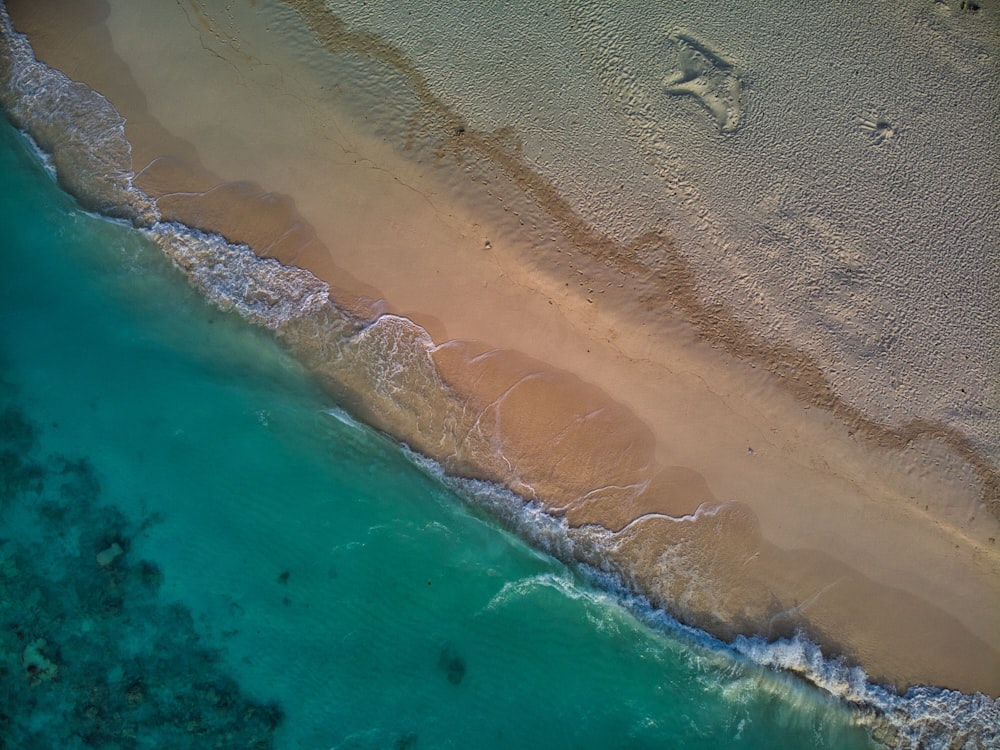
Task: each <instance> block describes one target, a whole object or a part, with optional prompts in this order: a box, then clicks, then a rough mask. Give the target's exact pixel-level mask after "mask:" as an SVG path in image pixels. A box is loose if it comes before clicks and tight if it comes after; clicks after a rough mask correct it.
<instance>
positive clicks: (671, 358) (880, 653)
mask: <svg viewBox="0 0 1000 750" xmlns="http://www.w3.org/2000/svg"><path fill="white" fill-rule="evenodd" d="M215 5H216V4H212V3H197V2H193V1H191V2H182V3H177V4H165V3H156V2H151V1H143V2H136V1H135V0H129V1H126V0H88V1H87V2H68V1H64V0H60V1H59V2H46V3H35V2H28V1H22V0H8V2H7V7H8V10H9V12H10V16H11V20H12V23H13V25H14V27H15V28H16V29H17V30H18V31H20V32H22V33H24V34H26V35H27V36H28V38H29V39H30V41H31V44H32V46H33V48H34V50H35V54H36V55H37V56H38V58H39V59H40V60H42V61H43V62H45V63H46V64H48V65H50V66H52V67H54V68H56V69H59V70H62V71H63V72H65V73H66V75H67V76H69V77H70V78H71V79H73V80H75V81H80V82H82V83H85V84H86V85H87V86H89V87H91V88H92V89H94V90H95V91H98V92H100V93H101V94H103V95H104V96H105V97H107V99H108V101H109V102H110V103H111V104H112V105H114V107H115V108H116V109H117V110H118V112H119V113H121V115H122V116H123V117H124V118H125V123H126V124H125V134H126V136H127V138H128V140H129V142H130V143H131V147H132V154H131V159H132V169H133V171H134V172H135V185H136V186H137V187H138V188H140V189H141V190H142V191H143V192H145V193H146V194H147V195H148V196H150V197H151V198H153V199H154V200H155V202H156V205H157V207H158V209H159V211H160V214H161V215H162V218H163V219H164V220H165V221H177V222H182V223H184V224H186V225H188V226H190V227H194V228H198V229H202V230H205V231H208V232H214V233H218V234H221V235H222V236H224V237H225V238H226V239H227V240H229V241H230V242H243V243H247V244H248V245H250V246H251V247H252V248H253V249H254V251H255V252H256V253H257V254H258V255H261V256H266V257H273V258H276V259H277V260H279V261H281V262H282V263H283V264H287V265H290V266H295V267H298V268H303V269H307V270H308V271H311V272H312V273H313V274H315V275H316V276H317V277H319V278H320V279H322V280H324V281H326V282H327V283H329V285H330V288H331V296H332V298H333V300H334V302H336V303H337V305H339V306H340V307H341V308H343V309H344V310H347V311H349V312H350V313H351V314H353V315H355V316H358V318H359V319H364V320H373V319H375V318H376V316H378V315H382V316H383V317H382V318H380V319H379V321H380V322H379V323H376V324H375V325H374V326H371V327H370V328H369V329H366V330H369V331H371V333H370V334H369V339H373V338H374V337H375V336H376V335H377V334H379V331H380V330H381V329H385V328H388V327H392V326H397V325H398V326H401V327H402V329H403V330H404V331H405V333H403V334H395V333H394V334H393V336H396V338H391V337H390V338H387V339H385V341H388V342H390V343H392V342H395V343H396V344H399V348H398V349H391V348H385V349H384V351H383V350H381V349H378V347H379V346H384V347H386V346H388V344H385V341H383V340H382V339H378V341H376V342H373V343H372V342H370V343H369V344H367V346H368V348H364V347H362V346H361V345H358V347H357V348H356V349H354V350H350V351H348V353H347V355H345V356H344V357H342V358H341V359H340V360H338V361H336V362H331V361H329V359H323V357H322V356H321V355H320V354H319V353H318V352H319V351H320V349H322V347H319V348H317V345H316V344H315V342H309V341H306V340H305V338H304V337H303V338H301V339H300V340H293V341H291V342H290V345H291V347H292V349H293V351H295V350H296V348H297V347H298V349H300V350H301V351H300V353H301V354H302V356H303V358H304V359H305V360H306V361H307V362H308V363H309V364H310V366H311V367H312V368H313V369H314V370H315V371H316V372H317V373H318V374H319V376H320V377H321V378H323V379H325V382H327V384H328V385H329V386H330V388H331V389H332V390H333V392H334V393H336V394H337V395H338V396H340V397H342V398H343V399H345V401H346V405H347V406H348V407H349V408H350V409H351V411H352V412H354V413H356V414H358V415H359V416H361V417H363V418H364V419H365V420H366V421H369V422H371V423H372V424H374V425H375V426H376V427H379V428H380V429H383V430H385V431H386V432H388V433H389V434H392V435H393V436H395V437H397V438H399V439H401V440H403V441H405V442H407V443H408V444H409V445H410V446H411V447H413V448H414V449H416V450H418V451H420V452H422V453H425V454H427V455H429V456H431V457H432V458H435V459H437V460H438V461H440V462H441V463H442V464H443V465H444V466H445V467H446V468H447V469H448V470H449V471H452V472H454V473H457V474H461V475H465V476H472V477H477V478H483V479H489V480H492V481H496V482H500V483H502V484H505V485H507V486H509V487H511V488H512V489H514V490H515V491H516V492H518V493H519V494H521V495H522V496H523V497H526V498H528V499H532V500H536V501H538V502H539V503H541V504H542V505H543V506H544V507H545V508H547V509H548V510H550V512H552V513H554V514H557V515H561V516H565V518H566V519H567V521H568V522H569V524H570V525H571V527H573V528H574V529H575V530H576V532H575V533H576V537H575V538H576V540H577V554H578V555H579V556H580V557H581V559H583V560H584V561H587V562H591V563H592V564H594V565H596V566H603V567H607V568H609V569H610V570H612V571H615V572H617V573H619V574H620V575H621V576H622V577H623V578H625V579H626V580H627V581H628V582H629V583H631V584H632V585H633V586H634V587H635V588H637V589H638V590H640V591H641V592H642V593H644V594H646V595H647V596H648V597H649V598H650V600H651V601H652V602H653V603H655V604H657V605H658V606H662V607H664V608H665V609H667V610H668V611H669V612H671V613H672V614H674V615H676V616H677V617H678V618H679V619H680V620H681V621H682V622H687V623H690V624H693V625H696V626H699V627H702V628H705V629H706V630H708V631H709V632H711V633H713V634H717V635H719V636H721V637H723V638H727V639H728V638H732V637H733V636H735V635H737V634H763V635H765V636H768V637H779V636H787V635H791V634H792V633H793V632H794V631H795V630H796V629H797V628H804V629H805V631H806V632H807V633H808V634H809V635H810V636H811V637H812V638H813V639H815V640H816V641H817V642H818V643H819V644H820V645H822V646H823V647H824V649H825V650H826V651H828V652H829V653H830V654H831V655H843V656H845V657H846V659H847V660H848V661H849V662H850V663H852V664H859V665H861V666H862V667H863V668H864V669H865V671H866V672H867V673H868V675H869V676H870V677H871V678H872V679H874V680H877V681H884V682H889V683H892V684H895V685H897V686H899V687H905V686H908V685H912V684H929V685H935V686H942V687H949V688H954V689H958V690H961V691H964V692H975V691H981V692H984V693H986V694H988V695H990V696H994V697H996V696H998V695H1000V547H998V545H997V543H996V539H997V537H998V536H1000V514H998V511H997V509H998V508H1000V481H998V475H997V466H996V456H995V455H991V454H990V451H989V449H988V447H984V445H987V444H988V438H989V435H988V434H987V432H988V429H989V428H988V425H989V424H990V422H991V420H994V421H995V419H996V416H997V411H996V408H997V405H996V404H995V403H992V402H991V398H992V396H991V395H990V394H989V393H987V394H986V395H984V396H982V398H983V403H981V404H979V405H978V408H979V409H980V411H982V412H983V414H985V416H984V417H983V418H982V424H985V425H987V427H984V428H983V430H985V432H983V433H982V434H981V435H980V434H976V435H972V436H970V433H968V432H967V431H963V430H962V429H959V428H957V427H955V426H954V425H951V424H947V423H944V422H941V421H940V420H938V419H935V418H933V417H934V415H932V414H930V413H928V414H926V415H918V417H917V418H914V419H908V420H904V421H901V422H898V423H887V422H886V421H884V420H883V419H882V415H880V414H876V413H874V412H875V410H874V409H873V410H871V411H866V410H865V408H863V404H862V405H859V404H858V403H857V402H856V401H851V400H850V398H849V397H848V396H847V395H845V393H846V392H847V391H846V390H845V391H844V392H840V391H837V390H836V389H835V388H833V387H831V386H830V381H829V379H828V378H827V373H826V371H825V370H824V369H823V367H821V366H820V364H819V363H820V362H821V358H820V357H819V356H818V355H816V354H815V353H814V352H810V351H807V350H805V349H804V348H801V347H796V346H792V345H791V344H789V343H788V339H782V340H778V339H775V338H768V337H766V336H763V335H760V334H759V332H756V331H754V330H751V329H750V328H748V327H747V326H746V325H745V324H744V323H742V322H741V320H740V317H739V316H738V315H736V314H735V313H734V312H733V311H732V310H730V309H728V308H727V307H726V306H725V305H723V304H721V303H720V302H719V301H718V300H709V299H706V298H704V295H700V294H699V288H700V287H699V286H698V284H699V276H698V273H697V270H696V266H695V264H693V263H689V262H687V261H686V260H685V255H684V252H683V250H684V244H683V238H680V237H676V236H673V235H671V233H670V232H669V227H666V226H664V227H660V228H657V229H656V231H652V230H651V231H649V232H643V233H640V234H637V235H636V236H634V237H632V238H627V239H622V238H621V237H620V236H618V235H619V234H620V233H617V232H616V231H612V230H610V229H609V230H608V231H604V230H603V229H602V228H601V227H600V226H595V225H594V224H593V223H592V222H591V221H589V220H588V219H586V218H584V217H583V216H581V215H580V213H578V212H577V211H576V210H575V209H574V207H573V203H572V201H571V200H569V199H568V198H566V197H564V194H563V193H561V192H560V189H559V186H557V185H556V184H555V183H554V182H553V181H552V180H550V179H548V178H547V177H546V176H545V175H544V174H543V170H541V169H537V168H536V162H535V160H533V159H532V158H530V157H529V155H526V154H525V153H524V150H523V143H522V142H521V141H520V140H519V135H518V132H517V128H516V127H511V128H509V129H507V130H504V129H494V130H491V131H488V132H487V131H484V130H481V129H478V128H477V127H475V126H474V125H473V124H472V123H471V122H470V121H469V120H467V119H466V118H464V117H463V116H462V114H460V113H459V112H458V111H456V110H455V109H453V108H452V106H451V105H450V104H449V103H448V102H447V101H446V99H445V98H443V97H441V96H440V95H439V94H438V93H437V92H436V90H435V88H434V86H433V85H432V84H431V83H430V82H429V79H428V78H426V77H425V76H424V75H423V73H422V72H421V71H420V68H419V66H418V65H417V64H416V63H415V62H414V61H412V60H411V59H410V58H409V57H408V56H407V55H406V54H405V53H404V52H403V51H401V50H400V48H399V47H397V46H394V45H393V44H392V43H391V42H390V41H386V40H384V39H381V38H379V37H378V36H376V35H374V34H372V33H371V32H367V31H361V30H357V29H355V28H353V27H351V26H350V25H349V24H346V23H343V22H340V21H338V20H336V19H335V17H334V16H332V15H330V14H321V13H319V11H318V9H317V8H316V7H315V4H313V3H310V2H305V1H302V2H290V3H287V4H261V5H262V6H264V7H257V6H258V4H257V3H249V4H246V5H244V4H235V5H231V6H230V5H227V6H226V7H225V8H223V7H222V6H223V5H224V4H221V3H220V4H218V5H219V6H220V7H218V8H216V7H215ZM150 29H155V33H151V32H150ZM725 127H726V123H725V122H723V128H725ZM733 127H735V125H734V126H733ZM651 255H656V256H657V258H659V260H657V262H656V264H653V263H651V262H649V261H648V260H647V259H648V257H649V256H651ZM664 258H665V259H666V260H663V259H664ZM994 260H995V259H994ZM987 270H988V272H987V273H986V276H987V277H989V278H992V277H991V276H990V272H989V269H987ZM400 321H402V322H400ZM406 321H412V322H413V323H415V324H416V325H417V326H419V327H420V329H415V328H413V327H406V326H407V323H406ZM380 326H381V329H380V328H379V327H380ZM765 327H766V326H765ZM421 330H422V331H423V332H426V333H425V334H424V333H421ZM779 333H780V331H779ZM425 335H426V338H422V337H423V336H425ZM778 338H779V339H780V338H781V337H778ZM404 344H406V345H407V346H409V347H410V348H409V349H404V347H403V345H404ZM425 344H426V346H425ZM375 350H378V351H376V352H375V354H373V351H375ZM324 351H325V350H324ZM408 352H416V354H415V355H413V356H414V357H423V359H420V360H419V362H417V361H416V360H414V363H412V365H411V363H409V360H406V359H405V357H403V358H402V359H401V355H406V356H410V354H408ZM376 354H379V356H384V359H378V358H377V357H376ZM400 361H402V365H401V366H400V367H399V369H398V370H393V369H392V368H393V367H394V366H395V365H394V364H393V363H396V364H399V362H400ZM414 373H421V376H420V377H421V378H423V379H419V378H417V377H416V376H415V375H414ZM993 377H994V378H995V373H994V376H993ZM373 383H374V385H373ZM954 385H955V386H956V388H957V386H958V384H957V383H955V384H954ZM383 386H384V387H383ZM913 386H914V387H915V388H918V389H919V383H915V384H913ZM904 400H905V399H904ZM893 408H894V407H893V406H892V405H891V404H890V405H887V406H886V407H885V410H886V411H892V409H893ZM977 424H978V423H977ZM977 429H978V428H977ZM984 435H985V437H983V436H984Z"/></svg>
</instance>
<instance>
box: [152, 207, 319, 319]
mask: <svg viewBox="0 0 1000 750" xmlns="http://www.w3.org/2000/svg"><path fill="white" fill-rule="evenodd" d="M149 234H150V236H152V238H153V239H154V240H155V241H156V242H157V244H158V245H159V246H160V247H161V248H162V249H163V251H164V253H166V255H167V256H168V257H169V258H170V259H171V260H172V261H173V262H174V263H175V264H176V265H177V266H178V267H179V268H181V269H182V270H183V271H184V273H186V274H187V276H188V278H189V279H190V280H191V283H192V284H194V286H195V287H196V288H197V289H199V290H200V291H201V292H202V293H203V294H205V296H206V297H208V298H209V299H210V300H211V301H212V302H214V303H215V304H217V305H218V306H219V307H221V308H223V309H225V310H235V311H236V312H238V313H239V314H240V315H241V316H243V317H244V318H246V319H247V320H250V321H252V322H253V323H256V324H257V325H259V326H262V327H264V328H269V329H271V330H278V329H280V328H282V327H283V326H284V325H285V324H287V323H288V322H289V321H292V320H294V319H296V318H302V317H307V316H315V315H316V314H318V313H320V312H322V311H323V310H324V309H327V308H329V307H331V302H330V287H329V285H327V284H326V283H325V282H323V281H320V280H319V279H318V278H316V277H315V276H314V275H313V274H311V273H310V272H309V271H304V270H302V269H299V268H293V267H291V266H284V265H282V264H281V263H279V262H278V261H276V260H274V259H271V258H260V257H258V256H257V255H255V254H254V252H253V250H251V249H250V248H249V247H248V246H246V245H234V244H232V243H229V242H227V241H226V239H225V238H224V237H220V236H219V235H217V234H208V233H207V232H201V231H198V230H195V229H191V228H190V227H186V226H184V225H183V224H175V223H157V224H155V225H153V227H152V228H151V229H149Z"/></svg>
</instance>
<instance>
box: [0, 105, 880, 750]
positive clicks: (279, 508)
mask: <svg viewBox="0 0 1000 750" xmlns="http://www.w3.org/2000/svg"><path fill="white" fill-rule="evenodd" d="M0 180H2V187H0V231H2V236H0V414H2V418H0V427H2V429H0V501H2V506H0V539H2V542H0V551H2V558H0V596H2V604H0V607H2V608H0V619H2V623H0V647H2V650H0V659H2V661H0V733H2V734H0V746H4V745H6V746H10V747H21V748H30V747H39V748H46V747H60V748H76V747H120V748H125V747H192V748H202V747H204V748H209V747H234V748H244V747H269V746H271V745H272V744H273V746H276V747H287V748H334V747H351V748H445V747H453V748H527V747H532V748H534V747H538V748H620V747H621V748H625V747H628V748H638V747H685V748H695V747H704V748H717V747H813V746H822V747H837V748H850V747H866V746H868V742H867V739H866V734H865V732H864V731H863V730H862V729H860V728H859V727H857V726H855V725H854V724H853V723H852V720H851V714H850V712H849V711H848V710H847V709H846V708H844V707H842V706H840V705H838V704H837V703H836V702H835V701H833V700H832V699H830V698H828V697H825V696H823V695H821V694H820V693H819V692H817V691H814V690H812V689H810V688H807V687H805V686H803V685H801V684H799V683H798V682H797V681H796V680H794V679H792V678H790V677H787V676H783V675H775V674H771V673H769V672H767V671H765V670H762V669H760V668H757V667H755V666H753V665H749V664H745V663H740V662H737V661H735V660H734V659H732V658H731V657H729V656H727V655H725V654H724V653H717V652H714V651H712V650H710V649H708V648H702V647H700V646H697V645H693V644H691V643H685V642H682V641H680V640H677V639H675V638H674V637H673V636H669V635H665V634H663V633H658V632H654V631H653V630H650V629H649V628H648V627H646V626H645V625H643V624H642V623H641V622H639V621H638V620H636V619H635V617H634V616H633V615H632V614H630V613H629V612H627V611H626V610H624V609H623V608H621V607H620V606H618V605H617V604H616V603H615V601H614V600H613V599H612V598H611V597H609V596H606V595H602V594H600V593H597V592H594V591H593V590H591V589H589V588H588V587H587V586H586V584H584V583H582V582H580V581H579V580H577V579H576V578H575V577H574V575H573V574H572V573H571V572H570V571H568V570H567V569H566V568H565V567H564V566H562V565H561V564H559V563H557V562H555V561H553V560H552V559H549V558H548V557H545V556H543V555H540V554H538V553H536V552H534V551H533V550H532V549H530V548H529V547H528V546H527V545H525V544H524V543H522V542H521V541H519V540H517V539H516V538H513V537H512V536H510V535H509V534H507V533H505V532H503V531H502V530H500V529H498V528H496V527H495V526H494V525H491V523H489V522H488V521H487V520H485V519H483V518H481V517H480V516H478V515H477V514H476V512H474V511H473V510H470V509H469V508H468V507H466V506H464V505H463V504H462V502H461V501H460V500H459V499H458V498H456V497H455V496H454V495H453V494H451V493H450V492H449V491H448V489H446V488H445V487H444V486H442V485H441V484H440V483H439V482H438V481H437V480H435V479H434V478H433V477H430V476H428V475H426V474H424V473H422V472H421V471H420V470H419V469H418V468H416V467H415V466H414V465H413V463H412V462H411V461H409V460H408V459H407V457H406V455H405V453H404V452H403V451H402V450H401V449H400V448H399V447H398V446H396V445H394V444H393V443H391V442H390V441H388V440H386V439H383V438H381V437H379V436H377V435H375V434H373V433H371V432H370V431H368V430H365V429H361V428H358V427H356V426H355V427H352V426H351V425H349V424H347V423H345V422H343V421H341V420H338V419H335V418H333V417H331V416H330V415H329V414H327V413H326V412H325V410H326V409H329V408H331V407H333V406H334V404H331V403H330V402H329V400H328V399H326V398H325V397H324V396H323V395H322V394H321V393H319V392H318V391H317V389H316V388H315V387H314V385H313V384H312V383H311V382H310V381H309V379H308V378H307V377H305V376H304V374H303V373H302V372H301V371H300V369H299V368H298V367H297V366H296V364H295V363H294V362H292V361H291V360H290V359H289V358H288V357H286V356H285V355H284V354H283V353H282V352H281V351H280V350H279V349H278V348H277V347H276V346H275V345H274V344H273V343H272V342H271V340H270V339H269V338H268V337H267V335H266V334H264V333H262V332H260V331H257V330H254V329H252V328H251V327H249V326H247V325H244V324H243V323H242V322H241V321H239V320H237V319H234V317H233V316H231V315H227V314H224V313H220V312H219V311H217V310H215V309H212V308H210V307H209V306H207V305H206V304H204V303H203V302H201V301H200V300H199V298H198V297H197V296H196V295H195V294H194V293H193V292H192V291H191V290H190V289H188V287H187V286H186V284H185V282H184V281H183V280H182V279H181V278H180V276H179V274H177V273H174V272H173V270H172V269H171V268H170V267H169V266H168V264H167V263H166V262H165V261H164V260H163V259H162V258H161V257H160V255H159V254H158V250H157V248H156V247H155V246H154V245H153V244H152V243H151V242H149V241H147V239H146V238H145V237H144V236H143V235H142V234H141V233H140V232H137V231H135V230H133V229H131V228H129V227H126V226H123V225H121V224H116V223H112V222H109V221H105V220H102V219H100V218H97V217H94V216H90V215H87V214H85V213H83V212H81V211H80V210H78V209H77V207H76V206H75V205H74V204H73V203H72V201H71V200H70V199H69V198H67V197H66V196H65V195H64V194H63V193H61V192H60V191H59V190H58V189H57V187H56V186H55V185H54V184H53V182H52V181H51V180H50V179H49V177H48V175H46V174H45V172H44V171H43V169H42V166H41V164H40V163H39V161H38V159H37V158H36V157H35V156H34V154H33V153H31V152H30V150H29V149H28V147H27V146H26V144H25V143H24V141H23V140H22V138H21V137H20V136H19V135H18V134H17V133H16V132H15V131H13V130H12V129H11V128H10V127H9V126H8V125H7V124H6V122H4V123H3V124H2V126H0ZM116 545H117V547H116ZM119 552H120V553H119ZM99 553H103V554H102V555H101V560H98V556H99ZM102 562H103V563H104V564H103V565H102V564H101V563H102Z"/></svg>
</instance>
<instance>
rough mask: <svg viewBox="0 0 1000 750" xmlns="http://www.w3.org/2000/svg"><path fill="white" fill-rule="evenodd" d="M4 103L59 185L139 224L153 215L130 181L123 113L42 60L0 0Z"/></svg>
mask: <svg viewBox="0 0 1000 750" xmlns="http://www.w3.org/2000/svg"><path fill="white" fill-rule="evenodd" d="M0 104H2V105H3V106H4V108H5V109H6V111H7V113H8V115H9V116H10V117H11V119H12V120H13V121H14V123H15V124H16V125H17V126H18V127H19V128H21V129H22V130H23V131H25V132H26V133H27V134H28V135H30V136H31V138H32V140H33V141H34V142H36V143H37V144H38V145H39V146H40V147H41V148H42V149H43V150H44V151H46V152H47V153H48V154H49V158H48V163H49V164H50V165H51V166H52V167H53V168H54V169H55V171H56V174H57V177H58V179H59V182H60V184H62V185H63V186H64V187H65V189H66V190H67V191H68V192H70V193H71V194H72V195H73V196H74V197H75V198H76V199H77V200H78V201H80V203H81V204H82V205H83V206H84V207H86V208H90V209H94V210H97V211H100V212H102V213H104V214H107V215H109V216H115V217H118V218H125V219H128V220H130V221H132V222H133V223H135V224H136V225H148V224H151V223H152V222H154V221H156V219H157V218H158V211H157V208H156V205H155V203H154V202H153V201H152V200H150V199H149V197H148V196H146V195H145V194H144V193H143V192H142V191H141V190H139V189H138V188H136V187H135V186H134V185H133V184H132V180H133V173H132V145H131V144H130V143H129V141H128V139H127V138H126V137H125V120H124V118H123V117H122V116H121V115H120V114H119V113H118V111H117V110H116V109H115V107H114V106H113V105H112V104H111V102H109V101H108V100H107V99H105V98H104V97H103V96H102V95H101V94H99V93H98V92H96V91H94V90H93V89H91V88H89V87H87V86H85V85H84V84H82V83H77V82H75V81H73V80H71V79H70V78H69V77H68V76H67V75H66V74H65V73H63V72H62V71H59V70H55V69H54V68H50V67H49V66H47V65H45V64H44V63H42V62H39V61H38V60H37V59H36V58H35V55H34V52H33V51H32V48H31V44H30V43H29V41H28V39H27V38H26V37H25V36H24V35H23V34H19V33H17V32H16V31H15V30H14V28H13V27H12V26H11V23H10V17H9V16H8V14H7V8H6V6H5V5H4V4H3V3H0Z"/></svg>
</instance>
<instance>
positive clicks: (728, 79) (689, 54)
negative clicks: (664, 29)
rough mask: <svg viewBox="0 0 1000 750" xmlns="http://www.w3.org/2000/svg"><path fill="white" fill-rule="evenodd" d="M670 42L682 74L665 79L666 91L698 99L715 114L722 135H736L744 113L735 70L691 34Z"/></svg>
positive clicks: (681, 34) (713, 115)
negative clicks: (675, 51)
mask: <svg viewBox="0 0 1000 750" xmlns="http://www.w3.org/2000/svg"><path fill="white" fill-rule="evenodd" d="M670 40H671V41H672V42H673V43H674V45H675V46H676V47H677V63H678V65H679V66H680V71H679V72H677V73H674V74H673V75H671V76H668V77H667V78H666V80H664V82H663V86H664V91H665V92H666V93H667V94H670V95H674V96H693V97H695V98H696V99H698V101H699V102H701V104H702V105H703V106H704V107H705V109H707V110H708V111H709V113H710V114H711V115H712V117H713V118H714V120H715V123H716V124H717V125H718V126H719V132H722V133H732V132H734V131H735V130H736V129H737V128H738V127H739V126H740V123H741V117H742V114H743V82H742V81H741V80H740V76H739V73H738V72H737V69H736V67H735V66H734V65H733V64H732V63H731V62H729V61H728V60H726V59H725V58H724V57H722V56H721V55H720V54H718V53H717V52H716V51H715V50H713V49H712V48H711V47H709V46H708V45H706V44H704V43H703V42H700V41H698V40H697V39H695V38H694V37H693V36H691V35H690V34H686V33H681V32H677V33H674V34H671V35H670Z"/></svg>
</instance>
